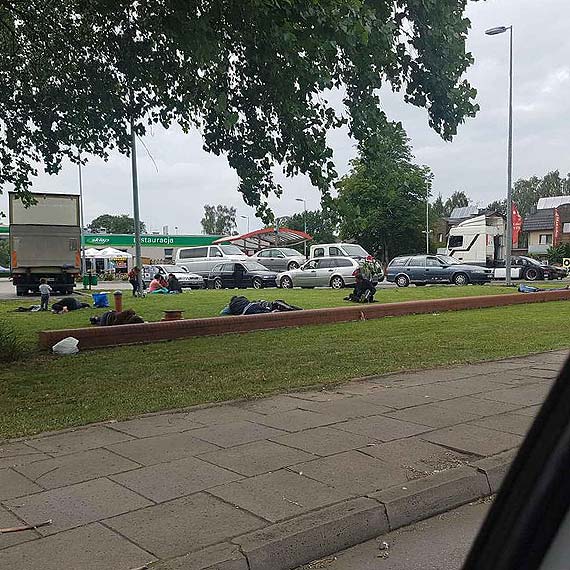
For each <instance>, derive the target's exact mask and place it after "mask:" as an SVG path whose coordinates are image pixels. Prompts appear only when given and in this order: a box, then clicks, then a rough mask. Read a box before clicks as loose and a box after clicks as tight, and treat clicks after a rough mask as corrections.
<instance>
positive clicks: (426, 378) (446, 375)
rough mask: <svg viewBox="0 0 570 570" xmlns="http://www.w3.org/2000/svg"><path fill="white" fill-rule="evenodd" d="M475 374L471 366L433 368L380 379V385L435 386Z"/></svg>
mask: <svg viewBox="0 0 570 570" xmlns="http://www.w3.org/2000/svg"><path fill="white" fill-rule="evenodd" d="M475 375H476V372H475V371H474V370H473V368H472V367H471V366H458V367H454V368H435V369H433V370H418V371H417V372H407V373H404V374H394V375H389V376H384V377H380V378H379V379H378V382H380V383H388V382H390V383H392V384H394V385H395V387H401V386H422V385H424V384H435V383H437V382H449V381H450V380H459V379H461V378H471V377H473V376H475Z"/></svg>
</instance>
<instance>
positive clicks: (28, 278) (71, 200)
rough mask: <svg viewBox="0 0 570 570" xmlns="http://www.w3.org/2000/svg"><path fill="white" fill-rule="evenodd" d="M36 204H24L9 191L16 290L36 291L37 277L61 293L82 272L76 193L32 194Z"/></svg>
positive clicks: (18, 293) (12, 270)
mask: <svg viewBox="0 0 570 570" xmlns="http://www.w3.org/2000/svg"><path fill="white" fill-rule="evenodd" d="M34 199H35V201H36V203H35V204H32V205H31V206H29V207H25V206H24V204H23V203H22V201H21V200H20V198H19V196H18V194H16V193H14V192H10V194H9V209H8V215H9V218H10V253H11V267H10V270H11V276H12V283H13V284H14V287H15V288H16V294H17V295H19V296H21V295H25V294H26V293H28V292H32V293H37V292H38V291H39V285H40V279H42V278H45V279H47V281H48V284H49V285H50V286H51V288H52V289H53V290H54V291H56V292H58V293H63V294H69V293H72V292H73V288H74V286H75V279H76V277H77V275H79V273H80V272H81V228H80V221H79V220H80V214H79V196H77V195H70V194H34Z"/></svg>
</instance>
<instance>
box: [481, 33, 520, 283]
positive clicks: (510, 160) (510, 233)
mask: <svg viewBox="0 0 570 570" xmlns="http://www.w3.org/2000/svg"><path fill="white" fill-rule="evenodd" d="M507 31H508V32H510V41H509V142H508V158H507V243H506V248H505V271H506V284H507V285H511V253H512V247H513V221H512V216H513V205H512V204H513V199H512V193H513V185H512V181H513V27H512V26H497V27H496V28H491V29H489V30H486V31H485V33H486V34H487V35H488V36H496V35H498V34H503V33H505V32H507Z"/></svg>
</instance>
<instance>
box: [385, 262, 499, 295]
mask: <svg viewBox="0 0 570 570" xmlns="http://www.w3.org/2000/svg"><path fill="white" fill-rule="evenodd" d="M491 273H492V272H491V270H490V269H486V268H485V267H479V266H477V265H465V264H463V263H459V261H457V260H456V259H453V257H449V256H448V255H401V256H399V257H395V258H394V259H392V261H391V262H390V264H389V265H388V271H387V272H386V279H387V280H388V281H390V282H391V283H396V285H398V287H407V286H408V285H410V284H411V283H413V284H415V285H425V284H427V283H454V284H455V285H468V284H469V283H488V282H489V281H491Z"/></svg>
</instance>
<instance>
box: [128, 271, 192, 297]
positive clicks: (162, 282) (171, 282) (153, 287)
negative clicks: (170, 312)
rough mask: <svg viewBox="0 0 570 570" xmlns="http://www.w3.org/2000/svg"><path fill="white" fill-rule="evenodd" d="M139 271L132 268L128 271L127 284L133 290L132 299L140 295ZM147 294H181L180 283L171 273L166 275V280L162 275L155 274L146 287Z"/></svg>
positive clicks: (140, 281) (140, 280)
mask: <svg viewBox="0 0 570 570" xmlns="http://www.w3.org/2000/svg"><path fill="white" fill-rule="evenodd" d="M140 273H141V270H140V269H139V268H138V267H133V268H132V269H131V270H130V271H129V275H128V277H129V283H130V284H131V287H132V288H133V297H136V296H138V295H141V294H142V291H141V289H140V287H141V283H142V279H141V275H140ZM148 292H149V293H150V294H154V295H157V294H158V295H160V294H168V293H182V285H180V281H179V280H178V279H177V278H176V275H174V274H173V273H169V274H168V279H165V278H164V276H163V275H161V274H160V273H157V274H156V275H155V276H154V278H153V279H152V281H151V282H150V284H149V286H148Z"/></svg>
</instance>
